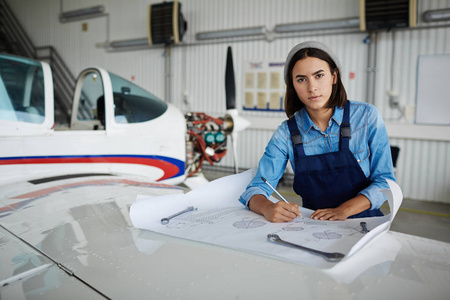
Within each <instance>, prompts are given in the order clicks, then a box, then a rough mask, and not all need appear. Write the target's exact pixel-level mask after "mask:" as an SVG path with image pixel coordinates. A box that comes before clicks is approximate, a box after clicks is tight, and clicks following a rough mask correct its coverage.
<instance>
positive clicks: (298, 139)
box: [287, 116, 305, 160]
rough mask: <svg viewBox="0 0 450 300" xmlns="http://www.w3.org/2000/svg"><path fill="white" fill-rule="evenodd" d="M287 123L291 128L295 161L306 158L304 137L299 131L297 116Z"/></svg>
mask: <svg viewBox="0 0 450 300" xmlns="http://www.w3.org/2000/svg"><path fill="white" fill-rule="evenodd" d="M287 123H288V126H289V132H290V133H291V139H292V145H293V147H294V159H295V160H297V158H298V157H302V156H305V151H304V150H303V142H302V135H301V134H300V131H299V130H298V126H297V122H296V121H295V116H292V117H290V118H289V120H288V122H287Z"/></svg>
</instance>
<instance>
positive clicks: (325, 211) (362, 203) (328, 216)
mask: <svg viewBox="0 0 450 300" xmlns="http://www.w3.org/2000/svg"><path fill="white" fill-rule="evenodd" d="M370 205H371V204H370V201H369V199H367V198H366V196H364V195H361V194H359V195H358V196H356V197H355V198H352V199H350V200H347V201H345V202H344V203H342V204H341V205H339V206H338V207H336V208H322V209H318V210H316V211H315V212H313V213H312V215H311V219H314V220H330V221H337V220H339V221H343V220H346V219H347V218H348V217H350V216H353V215H356V214H357V213H360V212H362V211H364V210H366V209H368V208H370Z"/></svg>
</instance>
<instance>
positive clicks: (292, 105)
mask: <svg viewBox="0 0 450 300" xmlns="http://www.w3.org/2000/svg"><path fill="white" fill-rule="evenodd" d="M306 57H315V58H318V59H321V60H323V61H326V62H327V63H328V66H330V71H331V73H333V72H334V71H336V76H337V80H336V83H335V84H333V88H332V91H331V96H330V99H329V100H328V103H327V107H328V108H334V107H336V106H337V107H339V108H342V107H344V105H345V103H346V101H347V92H346V91H345V88H344V85H343V84H342V81H341V73H340V70H338V68H337V66H336V63H335V62H334V61H333V59H332V58H331V57H330V56H329V55H328V53H326V52H325V51H323V50H320V49H317V48H303V49H301V50H300V51H298V52H297V53H295V54H294V56H293V57H292V59H291V60H290V61H289V62H287V63H289V65H288V73H287V74H288V80H287V84H286V95H285V97H284V111H285V112H286V115H287V117H288V118H290V117H292V116H293V115H294V114H295V113H296V112H297V111H299V110H300V109H302V108H303V107H304V106H305V105H304V104H303V102H302V101H300V99H299V98H298V96H297V93H296V91H295V89H294V85H293V83H292V69H293V68H294V66H295V64H296V63H297V62H298V61H299V60H301V59H304V58H306Z"/></svg>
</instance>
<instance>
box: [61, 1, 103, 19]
mask: <svg viewBox="0 0 450 300" xmlns="http://www.w3.org/2000/svg"><path fill="white" fill-rule="evenodd" d="M104 11H105V7H104V6H103V5H98V6H93V7H87V8H81V9H77V10H70V11H65V12H61V14H60V15H59V20H60V21H61V22H71V21H78V20H84V19H88V18H94V17H100V16H103V15H104Z"/></svg>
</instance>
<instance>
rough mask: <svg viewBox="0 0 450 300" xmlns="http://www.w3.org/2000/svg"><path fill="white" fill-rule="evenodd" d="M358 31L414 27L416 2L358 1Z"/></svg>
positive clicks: (401, 0)
mask: <svg viewBox="0 0 450 300" xmlns="http://www.w3.org/2000/svg"><path fill="white" fill-rule="evenodd" d="M359 9H360V16H359V17H360V22H359V24H360V29H361V30H362V31H366V30H367V31H374V30H380V29H391V28H402V27H403V28H404V27H415V26H416V25H417V0H389V1H386V0H360V6H359Z"/></svg>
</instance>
